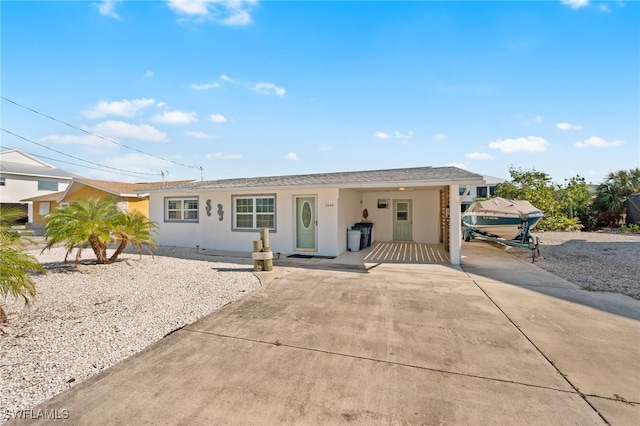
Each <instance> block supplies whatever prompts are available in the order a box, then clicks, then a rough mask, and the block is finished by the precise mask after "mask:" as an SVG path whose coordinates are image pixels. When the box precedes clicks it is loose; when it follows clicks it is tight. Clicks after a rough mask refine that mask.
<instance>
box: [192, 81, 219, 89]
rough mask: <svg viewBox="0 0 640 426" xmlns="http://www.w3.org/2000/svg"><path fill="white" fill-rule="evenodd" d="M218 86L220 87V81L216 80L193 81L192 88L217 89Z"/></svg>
mask: <svg viewBox="0 0 640 426" xmlns="http://www.w3.org/2000/svg"><path fill="white" fill-rule="evenodd" d="M218 87H220V83H218V82H215V81H213V82H211V83H193V84H192V85H191V88H192V89H194V90H209V89H217V88H218Z"/></svg>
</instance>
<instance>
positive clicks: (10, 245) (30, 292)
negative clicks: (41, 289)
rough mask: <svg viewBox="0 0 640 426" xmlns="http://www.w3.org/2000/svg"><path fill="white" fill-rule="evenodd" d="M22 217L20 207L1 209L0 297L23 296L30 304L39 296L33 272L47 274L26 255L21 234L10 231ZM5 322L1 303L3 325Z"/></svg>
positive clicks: (0, 317)
mask: <svg viewBox="0 0 640 426" xmlns="http://www.w3.org/2000/svg"><path fill="white" fill-rule="evenodd" d="M22 216H24V212H23V211H22V210H21V209H20V208H16V207H4V206H0V295H2V297H3V298H6V297H7V296H8V295H11V296H13V297H16V298H18V297H21V298H22V299H23V300H24V302H25V304H28V303H29V300H30V298H32V297H33V296H35V294H36V287H35V284H34V282H33V278H31V275H30V273H35V272H41V273H44V269H43V268H42V266H41V265H40V263H38V261H37V260H36V259H35V258H34V257H33V256H31V255H29V254H27V253H25V251H24V250H25V247H24V242H23V241H22V238H21V237H20V234H18V233H14V232H11V231H10V227H11V226H13V225H15V224H16V223H18V220H19V219H20V218H21V217H22ZM6 321H7V317H6V315H5V312H4V310H3V309H2V304H1V303H0V323H4V322H6Z"/></svg>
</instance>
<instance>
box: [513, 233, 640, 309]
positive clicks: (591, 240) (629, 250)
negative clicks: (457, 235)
mask: <svg viewBox="0 0 640 426" xmlns="http://www.w3.org/2000/svg"><path fill="white" fill-rule="evenodd" d="M533 236H535V237H538V238H539V241H540V254H541V258H538V259H536V261H535V262H536V265H538V266H539V267H541V268H542V269H545V270H547V271H549V272H552V273H554V274H555V275H558V276H559V277H562V278H564V279H566V280H567V281H570V282H572V283H574V284H577V285H579V286H580V287H582V288H585V289H587V290H591V291H610V292H614V293H622V294H626V295H627V296H630V297H633V298H634V299H638V300H640V235H639V234H630V233H620V232H536V233H533ZM505 250H507V252H508V253H511V254H513V255H514V256H517V257H519V258H522V259H530V256H531V255H530V253H529V251H528V250H523V249H518V248H513V247H509V248H507V249H505Z"/></svg>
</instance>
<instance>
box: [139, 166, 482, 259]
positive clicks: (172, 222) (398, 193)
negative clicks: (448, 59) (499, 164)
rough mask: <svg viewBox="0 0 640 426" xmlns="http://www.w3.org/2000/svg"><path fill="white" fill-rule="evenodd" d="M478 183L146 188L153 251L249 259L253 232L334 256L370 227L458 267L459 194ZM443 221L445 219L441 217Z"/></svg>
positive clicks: (409, 172)
mask: <svg viewBox="0 0 640 426" xmlns="http://www.w3.org/2000/svg"><path fill="white" fill-rule="evenodd" d="M483 184H484V181H483V177H482V176H481V175H478V174H475V173H471V172H468V171H465V170H462V169H458V168H456V167H418V168H407V169H393V170H374V171H363V172H345V173H323V174H310V175H295V176H272V177H257V178H242V179H226V180H217V181H205V182H193V183H190V184H186V185H179V186H175V187H165V188H146V189H145V190H144V191H146V192H148V193H149V218H150V219H151V220H153V221H155V222H158V223H159V225H160V229H159V235H158V242H159V243H160V244H161V245H169V246H180V247H196V246H200V247H202V248H208V249H218V250H233V251H251V248H252V241H254V240H257V239H258V234H257V233H258V231H259V229H260V228H269V229H270V246H271V247H272V249H273V251H274V252H281V253H285V254H293V253H301V254H309V253H313V254H317V255H324V256H338V255H339V254H341V253H343V252H344V251H346V249H347V230H348V229H350V228H351V226H353V225H354V224H355V223H356V222H361V221H362V220H363V212H364V210H365V209H366V210H367V212H368V218H367V219H368V220H369V221H370V222H372V223H373V238H372V239H373V240H377V241H393V240H404V241H415V242H419V243H427V244H443V245H444V246H445V249H448V250H449V252H450V258H451V263H452V264H455V265H457V264H459V263H460V246H461V231H460V202H461V200H460V195H459V188H460V186H481V185H483ZM449 215H450V217H449Z"/></svg>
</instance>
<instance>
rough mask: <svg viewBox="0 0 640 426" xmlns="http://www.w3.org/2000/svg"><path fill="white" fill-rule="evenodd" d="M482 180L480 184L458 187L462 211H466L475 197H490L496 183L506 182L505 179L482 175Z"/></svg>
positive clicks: (494, 193) (493, 194) (494, 192)
mask: <svg viewBox="0 0 640 426" xmlns="http://www.w3.org/2000/svg"><path fill="white" fill-rule="evenodd" d="M482 178H483V180H484V182H483V183H482V184H480V185H470V186H469V187H468V188H469V190H467V187H464V186H461V187H460V195H461V196H462V197H463V198H462V204H461V207H462V211H463V212H464V211H466V210H467V209H468V208H469V206H470V205H471V204H473V202H474V201H475V200H476V198H491V197H493V196H495V195H496V185H497V184H499V183H503V182H506V179H502V178H499V177H494V176H486V175H485V176H483V177H482Z"/></svg>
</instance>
